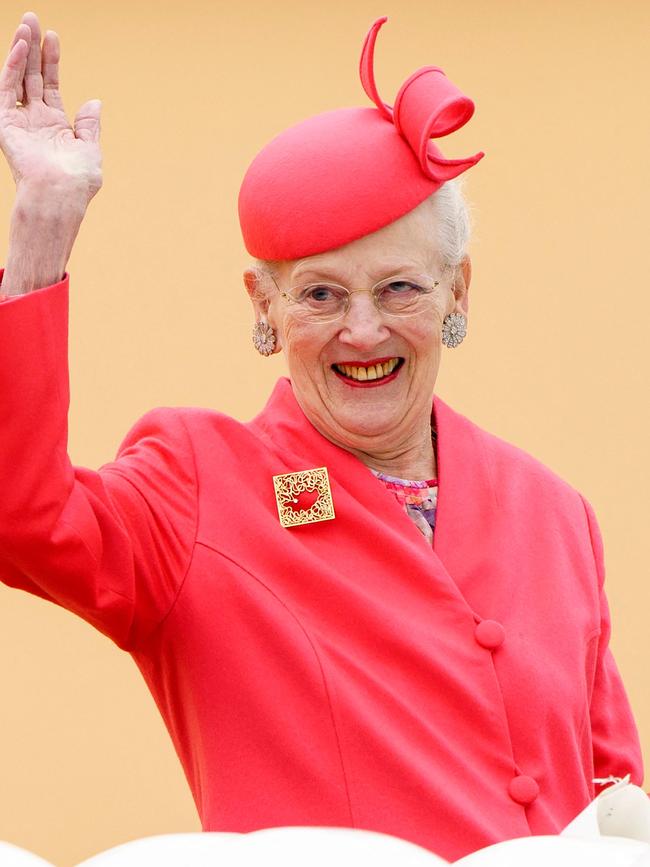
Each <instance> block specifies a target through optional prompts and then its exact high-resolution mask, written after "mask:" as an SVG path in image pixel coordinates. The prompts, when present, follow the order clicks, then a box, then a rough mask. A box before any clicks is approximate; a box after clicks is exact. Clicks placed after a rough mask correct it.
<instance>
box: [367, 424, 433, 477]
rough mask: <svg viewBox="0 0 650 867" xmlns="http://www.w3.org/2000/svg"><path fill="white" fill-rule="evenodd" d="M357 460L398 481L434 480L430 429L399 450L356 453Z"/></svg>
mask: <svg viewBox="0 0 650 867" xmlns="http://www.w3.org/2000/svg"><path fill="white" fill-rule="evenodd" d="M357 455H358V457H359V459H360V460H361V461H362V462H363V463H364V464H365V465H366V466H367V467H370V468H371V469H373V470H378V471H379V472H380V473H386V475H389V476H396V477H397V478H399V479H411V480H423V479H434V478H436V475H437V471H438V467H437V461H436V452H435V448H434V446H433V440H432V438H431V428H430V427H429V424H427V427H426V430H425V431H423V432H422V434H421V435H420V436H419V437H418V438H417V439H416V440H415V441H412V442H410V443H408V444H407V445H406V446H405V447H403V448H400V449H391V450H382V451H377V452H373V453H372V454H370V453H366V452H357Z"/></svg>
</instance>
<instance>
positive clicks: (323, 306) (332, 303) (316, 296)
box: [291, 283, 348, 322]
mask: <svg viewBox="0 0 650 867" xmlns="http://www.w3.org/2000/svg"><path fill="white" fill-rule="evenodd" d="M291 297H292V298H293V299H294V300H295V301H297V302H298V303H297V304H296V305H295V307H294V312H295V314H296V315H297V316H299V317H300V318H302V319H306V320H310V321H319V322H322V321H326V320H328V319H337V318H338V317H339V316H342V315H343V313H345V309H346V307H347V299H348V292H347V289H345V288H344V287H343V286H337V285H336V284H334V283H314V284H312V285H310V286H304V287H303V288H295V289H293V291H292V292H291Z"/></svg>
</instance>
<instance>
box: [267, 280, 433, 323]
mask: <svg viewBox="0 0 650 867" xmlns="http://www.w3.org/2000/svg"><path fill="white" fill-rule="evenodd" d="M272 279H273V282H274V283H275V285H276V286H277V289H278V292H279V293H280V295H282V297H283V298H284V299H285V300H286V301H287V302H288V303H289V304H291V305H292V312H293V314H294V315H295V316H296V317H297V318H299V319H300V320H301V321H304V322H334V321H335V320H337V319H342V318H343V316H345V314H346V313H347V312H348V310H349V309H350V298H351V297H352V294H353V293H354V292H370V293H371V295H372V299H373V301H374V304H375V307H376V308H377V310H379V311H380V313H385V314H386V315H388V316H417V315H418V314H420V313H423V312H424V311H425V310H426V309H427V308H428V307H429V306H430V305H431V302H432V300H433V298H434V297H435V289H436V288H437V287H438V286H439V285H440V280H434V279H433V278H431V277H427V276H424V275H423V276H418V277H410V276H409V277H406V276H401V275H399V274H396V275H395V276H394V277H387V278H386V279H384V280H380V281H379V282H378V283H375V285H374V286H372V287H371V288H370V289H348V288H346V287H345V286H341V285H340V284H338V283H328V282H322V281H321V282H318V283H307V284H306V285H300V286H294V287H292V288H291V289H290V290H289V291H288V292H285V291H284V290H282V289H280V287H279V286H278V284H277V282H276V280H275V278H274V277H272Z"/></svg>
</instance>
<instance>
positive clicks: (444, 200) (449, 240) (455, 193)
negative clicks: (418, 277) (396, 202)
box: [428, 178, 472, 268]
mask: <svg viewBox="0 0 650 867" xmlns="http://www.w3.org/2000/svg"><path fill="white" fill-rule="evenodd" d="M428 200H429V201H430V202H431V204H432V206H433V209H434V214H435V217H436V220H435V223H436V231H437V238H436V242H437V247H438V251H439V253H440V257H441V260H442V264H443V265H447V266H449V267H451V268H457V267H458V265H460V263H461V261H462V260H463V258H464V257H465V256H466V255H467V250H468V247H469V239H470V235H471V230H472V223H471V217H470V209H469V204H468V202H467V199H466V198H465V194H464V192H463V188H462V179H461V178H454V179H453V180H451V181H447V182H446V183H444V184H443V185H442V186H441V187H439V188H438V189H437V190H436V191H435V193H432V194H431V195H430V196H429V199H428Z"/></svg>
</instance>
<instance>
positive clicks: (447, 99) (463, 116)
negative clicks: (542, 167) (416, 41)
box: [359, 16, 484, 183]
mask: <svg viewBox="0 0 650 867" xmlns="http://www.w3.org/2000/svg"><path fill="white" fill-rule="evenodd" d="M387 20H388V18H387V17H386V16H384V17H382V18H378V19H377V20H376V21H375V22H374V24H373V25H372V27H371V28H370V30H369V31H368V34H367V35H366V38H365V40H364V43H363V48H362V51H361V60H360V63H359V74H360V77H361V84H362V85H363V89H364V90H365V92H366V94H367V95H368V96H369V97H370V99H371V100H372V101H373V102H374V103H375V105H376V106H377V108H378V109H379V112H380V113H381V115H382V117H384V118H385V119H386V120H389V121H391V122H392V123H393V124H394V125H395V129H396V131H397V132H398V133H399V134H400V135H401V136H402V137H403V138H404V139H406V141H407V142H408V143H409V145H410V147H411V149H412V150H413V153H414V154H415V156H416V157H417V159H418V161H419V163H420V167H421V169H422V172H423V173H424V174H425V175H426V176H427V177H428V178H431V179H432V180H435V181H438V182H440V183H444V182H445V181H447V180H450V179H451V178H454V177H456V176H457V175H459V174H460V173H461V172H464V171H465V170H466V169H468V168H469V167H470V166H473V165H475V164H476V163H477V162H478V161H479V160H480V159H481V158H482V157H483V156H484V153H483V152H482V151H479V153H476V154H474V155H473V156H471V157H465V158H460V159H451V160H449V159H445V158H444V157H443V155H442V154H441V152H440V151H439V150H438V148H437V147H436V146H435V144H434V143H433V142H432V141H431V139H432V138H440V137H441V136H445V135H449V134H450V133H452V132H454V131H455V130H457V129H459V128H460V127H461V126H463V125H464V124H466V123H467V121H468V120H469V119H470V118H471V116H472V115H473V114H474V103H473V102H472V100H471V99H470V98H469V97H467V96H465V94H464V93H462V91H460V90H459V89H458V88H457V87H456V85H455V84H453V82H451V81H450V80H449V79H448V78H447V76H446V75H445V73H444V72H443V70H442V69H440V67H438V66H425V67H422V68H421V69H418V70H417V71H416V72H414V73H413V74H412V75H410V76H409V77H408V78H407V79H406V81H405V82H404V84H403V85H402V86H401V88H400V89H399V92H398V94H397V97H396V99H395V106H394V108H391V106H390V105H388V104H387V103H385V102H384V101H383V100H382V99H381V97H380V96H379V92H378V90H377V85H376V83H375V74H374V68H373V62H374V53H375V42H376V40H377V34H378V33H379V30H380V29H381V27H382V25H383V24H384V23H385V22H386V21H387Z"/></svg>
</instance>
